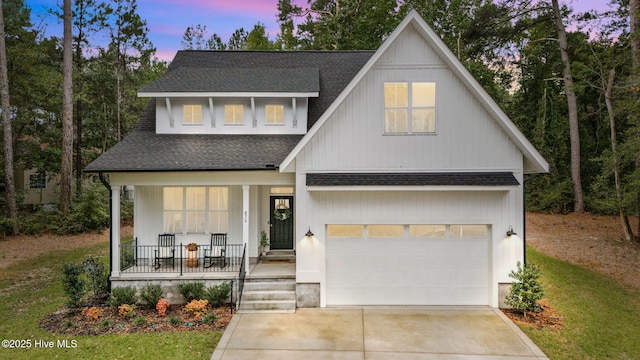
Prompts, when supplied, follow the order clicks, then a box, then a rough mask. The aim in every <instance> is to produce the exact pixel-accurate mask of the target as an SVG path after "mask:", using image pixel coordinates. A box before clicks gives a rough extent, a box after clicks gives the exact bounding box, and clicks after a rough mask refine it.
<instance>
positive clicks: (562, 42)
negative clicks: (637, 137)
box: [551, 0, 584, 213]
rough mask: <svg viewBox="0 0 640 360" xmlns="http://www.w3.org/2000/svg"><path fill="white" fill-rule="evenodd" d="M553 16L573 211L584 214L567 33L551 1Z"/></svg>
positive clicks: (554, 1)
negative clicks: (564, 97) (565, 115)
mask: <svg viewBox="0 0 640 360" xmlns="http://www.w3.org/2000/svg"><path fill="white" fill-rule="evenodd" d="M551 3H552V5H553V16H554V20H555V24H556V31H557V32H558V45H559V47H560V56H561V58H562V65H563V67H562V80H563V81H564V89H565V93H566V95H567V107H568V110H569V137H570V142H571V180H572V181H573V199H574V200H573V211H575V212H577V213H582V212H584V200H583V193H582V179H581V176H580V129H579V127H578V105H577V102H576V93H575V92H574V91H573V76H572V74H571V60H570V59H569V52H568V51H567V47H568V45H567V33H566V31H565V28H564V24H563V23H562V15H561V14H560V6H559V5H558V0H551Z"/></svg>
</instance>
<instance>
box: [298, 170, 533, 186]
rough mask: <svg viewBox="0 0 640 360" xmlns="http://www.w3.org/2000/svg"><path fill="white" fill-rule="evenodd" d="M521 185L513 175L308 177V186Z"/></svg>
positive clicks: (356, 175) (345, 174)
mask: <svg viewBox="0 0 640 360" xmlns="http://www.w3.org/2000/svg"><path fill="white" fill-rule="evenodd" d="M519 184H520V183H518V180H517V179H516V178H515V177H514V176H513V173H510V172H451V173H310V174H307V186H393V185H399V186H429V185H433V186H436V185H438V186H439V185H452V186H470V185H476V186H505V185H507V186H508V185H519Z"/></svg>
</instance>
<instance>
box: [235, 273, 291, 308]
mask: <svg viewBox="0 0 640 360" xmlns="http://www.w3.org/2000/svg"><path fill="white" fill-rule="evenodd" d="M295 311H296V282H295V280H294V279H247V281H246V282H245V283H244V289H243V291H242V302H241V303H240V308H239V309H238V312H239V313H269V312H272V313H293V312H295Z"/></svg>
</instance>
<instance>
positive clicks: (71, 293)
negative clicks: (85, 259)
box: [62, 263, 86, 309]
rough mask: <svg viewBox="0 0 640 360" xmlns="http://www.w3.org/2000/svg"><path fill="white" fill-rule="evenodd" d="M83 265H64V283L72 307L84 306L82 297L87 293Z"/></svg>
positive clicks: (69, 304) (69, 305) (68, 302)
mask: <svg viewBox="0 0 640 360" xmlns="http://www.w3.org/2000/svg"><path fill="white" fill-rule="evenodd" d="M82 273H83V268H82V265H80V264H77V263H65V264H64V265H62V284H63V288H64V292H65V294H66V295H67V297H68V300H67V306H68V307H69V308H71V309H79V308H80V307H82V298H83V297H84V295H85V293H86V286H85V282H84V280H83V279H82V278H81V276H82Z"/></svg>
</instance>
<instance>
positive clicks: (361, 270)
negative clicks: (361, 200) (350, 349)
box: [326, 225, 490, 305]
mask: <svg viewBox="0 0 640 360" xmlns="http://www.w3.org/2000/svg"><path fill="white" fill-rule="evenodd" d="M488 229H489V227H488V226H485V225H328V226H327V234H328V238H327V246H326V271H327V277H326V293H327V305H488V304H489V283H490V280H489V233H490V232H489V230H488Z"/></svg>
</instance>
